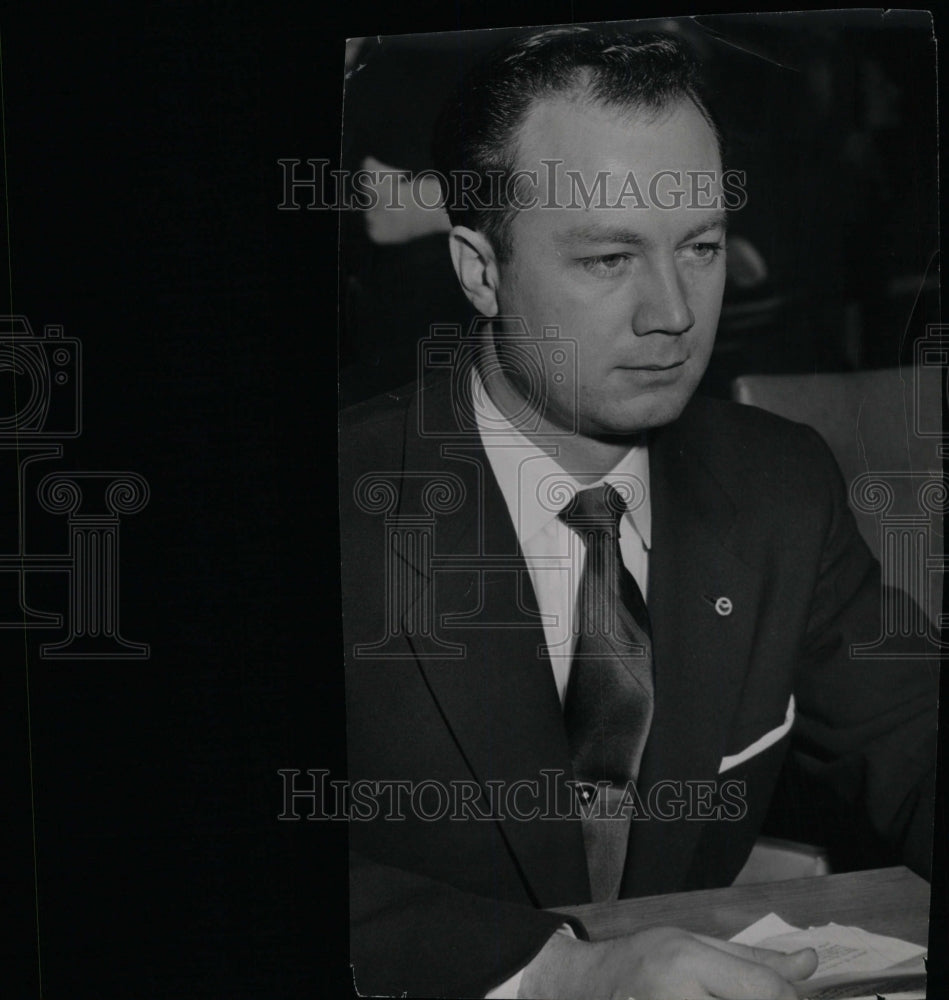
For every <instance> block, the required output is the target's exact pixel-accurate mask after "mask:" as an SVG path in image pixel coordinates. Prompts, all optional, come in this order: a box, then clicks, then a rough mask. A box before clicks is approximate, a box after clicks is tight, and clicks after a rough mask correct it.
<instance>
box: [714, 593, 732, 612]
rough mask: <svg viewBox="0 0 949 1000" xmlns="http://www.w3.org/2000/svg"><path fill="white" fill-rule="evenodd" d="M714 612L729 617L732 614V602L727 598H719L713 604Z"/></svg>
mask: <svg viewBox="0 0 949 1000" xmlns="http://www.w3.org/2000/svg"><path fill="white" fill-rule="evenodd" d="M715 610H716V611H717V612H718V613H719V614H720V615H722V616H723V617H724V616H725V615H730V614H731V613H732V602H731V601H730V600H729V599H728V598H727V597H720V598H719V599H718V600H717V601H716V602H715Z"/></svg>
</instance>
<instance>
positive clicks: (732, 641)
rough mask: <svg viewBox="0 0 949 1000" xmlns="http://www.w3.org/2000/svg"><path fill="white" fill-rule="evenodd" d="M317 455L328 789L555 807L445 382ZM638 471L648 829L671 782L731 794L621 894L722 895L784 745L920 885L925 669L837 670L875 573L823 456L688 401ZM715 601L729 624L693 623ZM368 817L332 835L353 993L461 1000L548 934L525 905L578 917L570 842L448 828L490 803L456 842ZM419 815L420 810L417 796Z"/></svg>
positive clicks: (656, 436) (412, 822) (538, 826)
mask: <svg viewBox="0 0 949 1000" xmlns="http://www.w3.org/2000/svg"><path fill="white" fill-rule="evenodd" d="M453 428H454V431H453ZM340 446H341V500H340V503H341V528H342V570H343V577H342V579H343V601H344V604H343V613H344V636H345V643H346V646H345V649H346V670H347V723H346V724H347V732H348V747H349V751H348V754H349V756H348V766H349V779H350V782H351V783H353V782H358V781H363V782H365V781H402V782H411V783H413V784H412V785H411V788H413V789H418V787H419V786H418V783H419V782H423V781H435V782H441V783H442V784H443V785H445V786H446V787H447V786H449V785H450V783H451V782H453V781H454V782H456V783H457V782H467V783H468V784H469V787H473V783H475V782H477V783H478V785H479V787H481V788H482V789H484V788H489V787H490V786H488V785H487V784H486V783H487V782H490V781H496V782H507V783H511V782H515V781H517V780H519V779H534V780H536V781H538V782H541V781H548V782H550V781H553V783H554V785H555V786H556V788H557V789H558V792H559V793H562V794H563V795H564V797H565V798H566V797H567V795H568V792H567V790H566V787H565V786H564V782H565V781H566V780H567V779H569V778H570V777H571V772H570V758H569V752H568V747H567V742H566V737H565V734H564V729H563V724H562V719H561V707H560V702H559V699H558V697H557V693H556V689H555V685H554V681H553V676H552V672H551V668H550V664H549V661H548V660H547V659H546V657H545V656H543V655H540V654H539V649H540V647H541V646H542V645H543V643H544V636H543V633H542V628H541V625H540V624H539V622H538V620H537V618H536V614H537V612H536V601H535V598H534V595H533V591H532V588H531V584H530V579H529V575H528V573H527V569H526V565H525V564H524V563H523V559H522V557H521V555H520V551H519V547H518V543H517V539H516V536H515V532H514V527H513V525H512V523H511V520H510V517H509V515H508V512H507V509H506V507H505V504H504V500H503V497H502V496H501V493H500V489H499V487H498V486H497V483H496V482H495V480H494V477H493V475H492V474H491V471H490V466H489V465H488V462H487V459H486V456H485V454H484V451H483V449H482V447H481V445H480V442H479V440H478V438H477V434H476V432H473V430H472V429H471V428H470V427H469V428H467V429H465V428H461V431H459V430H458V429H457V423H456V422H454V417H453V409H452V399H451V388H450V385H449V383H448V382H447V381H444V382H435V383H433V384H431V385H428V386H426V387H423V388H422V389H421V390H416V388H415V387H413V388H412V389H410V390H407V391H404V392H394V393H390V394H389V395H387V396H386V397H384V398H382V399H380V400H376V401H372V402H370V403H367V404H362V405H361V406H359V407H357V408H355V409H353V410H352V411H350V412H348V413H347V414H345V415H344V418H343V421H342V425H341V437H340ZM649 462H650V479H651V503H652V518H653V537H652V550H651V553H650V568H649V602H648V603H649V611H650V616H651V621H652V627H653V650H654V661H655V714H654V720H653V724H652V729H651V733H650V737H649V742H648V745H647V748H646V751H645V755H644V758H643V762H642V766H641V772H640V778H639V788H640V789H641V790H643V794H644V795H645V794H646V793H647V792H648V790H649V789H651V788H654V787H656V786H657V785H658V784H659V783H660V782H672V783H673V784H671V785H665V786H664V789H665V790H664V792H663V794H662V796H660V798H659V799H658V800H657V801H661V802H662V803H664V804H663V805H662V806H661V808H663V809H666V808H668V807H669V803H670V802H673V804H674V798H675V793H676V792H677V791H680V790H681V792H682V794H683V795H686V794H687V791H688V787H687V786H686V785H685V784H684V783H685V782H689V781H692V782H696V781H698V782H703V781H704V782H709V781H711V782H714V781H716V780H724V779H732V780H733V781H736V782H743V783H744V786H743V790H742V792H743V794H742V800H743V802H744V806H743V807H742V814H741V816H740V817H738V818H735V816H734V810H731V811H726V813H724V814H723V813H718V814H715V813H712V815H713V816H716V815H717V818H706V819H704V820H703V819H701V818H700V819H695V818H691V819H690V818H686V817H685V816H682V815H680V816H678V817H677V818H672V819H668V820H663V819H657V818H652V819H646V820H645V821H640V822H634V823H633V825H632V829H631V835H630V847H629V853H628V857H627V864H626V869H625V874H624V878H623V883H622V890H621V895H622V896H624V897H627V896H636V895H648V894H654V893H662V892H671V891H678V890H687V889H696V888H703V887H711V886H720V885H728V884H730V882H731V881H732V880H733V879H734V877H735V875H736V874H737V873H738V871H739V870H740V869H741V867H742V865H743V863H744V862H745V860H746V858H747V855H748V852H749V850H750V848H751V846H752V843H753V841H754V839H755V837H756V836H757V834H758V832H759V830H760V827H761V823H762V819H763V817H764V815H765V813H766V810H767V808H768V804H769V800H770V798H771V795H772V791H773V789H774V785H775V781H776V778H777V776H778V773H779V771H780V769H781V766H782V762H783V761H784V760H785V758H786V756H787V755H788V752H789V748H793V753H794V754H795V755H796V760H797V761H798V763H799V764H800V765H801V767H802V768H803V769H804V770H805V771H806V772H807V773H809V774H810V775H811V776H813V777H814V778H815V779H817V780H819V781H820V782H821V783H822V784H823V786H824V787H826V788H829V789H832V791H833V793H834V794H835V795H837V796H839V797H841V798H842V799H843V800H844V801H845V802H847V803H859V805H860V807H861V808H863V809H864V810H866V815H867V816H868V817H869V819H870V822H871V823H872V825H873V828H874V829H875V830H876V831H877V832H878V833H879V834H880V835H881V837H883V838H885V839H886V840H887V841H888V842H889V843H890V844H892V845H893V849H894V852H895V853H896V854H898V855H899V856H900V857H902V858H903V859H905V860H906V861H907V863H909V864H911V865H912V866H913V867H915V868H916V869H917V870H921V871H924V872H926V871H928V858H929V849H930V839H931V809H932V803H931V787H932V775H933V771H934V757H935V742H934V737H935V711H936V690H937V676H936V672H937V668H936V662H935V659H933V660H929V661H926V660H861V659H853V658H852V657H851V656H850V655H849V647H850V644H851V643H855V642H871V641H873V640H874V639H876V638H878V636H879V635H880V632H881V628H880V579H879V567H878V564H877V563H876V562H875V560H874V559H873V558H872V557H871V555H870V554H869V552H868V551H867V549H866V546H865V545H864V543H863V541H862V540H861V538H860V535H859V533H858V531H857V529H856V527H855V524H854V520H853V517H852V516H851V514H850V511H849V509H848V506H847V502H846V494H845V490H844V486H843V482H842V480H841V477H840V474H839V472H838V470H837V467H836V464H835V462H834V460H833V458H832V457H831V455H830V453H829V451H828V449H827V447H826V445H824V443H823V441H822V440H821V439H820V438H819V436H818V435H817V434H816V433H815V432H814V431H812V430H810V429H809V428H806V427H803V426H801V425H797V424H793V423H790V422H788V421H785V420H782V419H780V418H777V417H774V416H772V415H770V414H767V413H765V412H763V411H760V410H757V409H755V408H752V407H746V406H739V405H734V404H728V403H722V402H718V401H713V400H704V399H701V398H695V399H693V400H692V401H691V402H690V404H689V405H688V407H687V408H686V410H685V412H684V413H683V415H682V416H681V417H680V419H679V420H677V421H676V422H675V423H674V424H672V425H669V426H668V427H665V428H662V429H661V430H659V431H656V432H654V433H653V434H652V436H651V439H650V447H649ZM439 484H440V485H439ZM426 539H427V540H426ZM452 558H454V559H455V562H454V563H452ZM723 596H724V597H728V598H729V600H730V601H731V606H732V610H731V613H730V614H721V613H720V612H719V611H717V610H716V607H715V602H716V600H717V599H718V598H719V597H723ZM387 609H388V610H387ZM426 609H427V610H426ZM450 615H453V616H455V620H454V621H452V620H451V619H446V618H445V616H450ZM459 619H460V620H459ZM451 644H455V645H454V646H452V645H451ZM357 647H359V648H358V649H357ZM792 695H793V696H794V699H795V702H796V719H795V722H794V726H793V728H792V730H791V732H790V734H785V735H783V736H782V737H781V738H780V739H778V740H776V741H775V742H772V743H771V745H770V746H767V747H766V748H765V749H764V750H762V751H761V752H758V753H753V755H752V756H750V758H749V759H747V760H745V761H744V762H742V763H740V764H738V765H737V766H735V767H732V768H731V769H730V770H728V771H726V772H725V773H723V774H721V775H719V768H720V766H721V763H722V760H723V758H726V757H735V756H736V755H741V754H742V751H743V750H746V749H747V748H749V747H752V748H753V747H754V746H755V745H760V744H758V741H759V740H761V738H762V737H764V736H766V735H767V734H769V733H775V732H778V733H780V732H781V727H782V724H783V723H784V721H785V718H786V715H787V712H788V706H789V701H790V699H791V696H792ZM763 742H764V743H767V742H768V741H767V740H764V741H763ZM544 771H547V772H552V773H553V774H554V775H555V776H556V777H555V778H549V777H548V778H543V776H542V772H544ZM675 783H683V784H675ZM364 787H365V786H364ZM733 790H734V786H733ZM406 794H408V793H406ZM716 794H717V793H716ZM426 796H427V797H426ZM495 801H497V800H495ZM521 801H522V803H524V807H525V808H526V807H529V805H530V802H531V801H532V800H531V798H530V793H529V792H527V793H525V795H524V796H523V798H522V800H521ZM703 801H705V802H706V804H707V802H708V800H707V798H706V799H704V800H703ZM712 801H713V803H715V802H718V800H717V799H714V798H713V800H712ZM380 802H382V805H381V807H380V808H379V809H378V815H371V812H372V810H364V812H363V817H364V818H362V819H358V818H354V819H353V821H352V822H351V823H350V842H351V848H352V851H353V856H352V862H351V876H352V877H351V919H352V923H351V931H352V946H351V958H352V963H353V967H354V974H355V982H356V987H357V989H358V990H359V991H360V992H362V993H374V994H378V993H384V994H400V993H401V992H402V991H407V992H408V993H409V995H412V996H415V995H422V996H433V995H434V996H483V995H484V994H485V992H487V991H488V990H489V989H491V988H492V987H493V986H495V985H497V984H498V983H500V982H502V981H503V980H504V979H506V978H507V977H508V976H510V975H512V974H513V973H514V972H515V971H516V970H517V969H519V968H521V967H522V966H523V965H524V964H525V963H526V962H527V961H529V960H530V958H532V957H533V955H534V954H536V952H537V951H538V950H539V949H540V948H541V947H542V945H543V943H544V942H545V941H546V940H547V938H548V937H549V936H550V934H551V933H552V932H553V930H554V929H555V928H556V927H557V926H558V925H559V924H560V923H561V922H562V919H561V918H560V917H559V916H556V915H553V914H549V913H545V912H543V908H545V907H552V906H557V905H566V904H572V903H581V902H586V901H589V898H590V894H589V893H590V890H589V884H588V875H587V869H586V859H585V854H584V847H583V840H582V835H581V828H580V823H579V821H578V820H576V819H560V820H558V819H550V818H547V819H545V818H542V817H540V816H538V817H535V818H533V819H519V818H517V817H512V816H510V815H509V814H506V815H505V816H504V818H498V819H481V818H471V812H472V810H474V809H475V808H477V810H478V815H479V816H480V815H489V814H490V809H491V806H490V804H488V803H487V802H486V800H485V799H481V800H479V803H476V804H473V805H472V806H471V807H470V808H469V811H468V813H466V814H465V815H467V816H468V818H460V819H459V818H457V815H456V816H455V818H452V815H451V812H450V811H449V814H448V815H437V818H435V819H431V820H425V819H422V818H420V817H418V816H413V815H411V812H412V811H411V809H410V808H403V809H401V810H399V811H397V812H401V814H402V815H403V816H404V818H403V819H393V818H390V819H386V818H385V814H386V812H387V811H388V809H389V808H390V805H389V803H388V800H386V799H384V798H380ZM408 802H409V799H408V798H406V803H408ZM417 804H418V805H419V806H420V808H422V809H423V810H425V811H427V812H428V813H429V814H430V815H431V814H438V813H439V808H438V807H439V801H438V796H437V793H436V792H435V791H433V790H432V788H431V787H429V790H428V792H426V793H424V795H423V794H421V793H420V797H419V798H418V800H417ZM720 804H721V803H720V802H719V805H720ZM698 808H699V813H700V814H702V815H706V816H708V815H709V813H708V812H705V813H702V809H703V807H702V806H700V807H698ZM441 812H442V813H444V812H445V809H444V805H442V810H441ZM694 813H695V810H694V809H693V815H694ZM456 814H457V810H456ZM671 814H672V815H673V816H674V817H675V809H674V808H673V809H672V812H671ZM727 816H731V818H727ZM578 930H579V931H580V933H581V934H582V928H578Z"/></svg>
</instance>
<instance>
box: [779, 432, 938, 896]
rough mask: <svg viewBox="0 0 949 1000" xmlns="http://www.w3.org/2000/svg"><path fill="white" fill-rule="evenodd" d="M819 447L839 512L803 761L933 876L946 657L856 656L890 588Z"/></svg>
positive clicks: (807, 647)
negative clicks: (941, 673) (937, 761)
mask: <svg viewBox="0 0 949 1000" xmlns="http://www.w3.org/2000/svg"><path fill="white" fill-rule="evenodd" d="M814 446H815V449H816V450H817V453H818V459H819V461H818V463H817V468H818V469H819V470H820V471H821V474H822V476H823V481H824V485H825V487H826V492H827V496H829V498H830V503H831V509H830V515H829V518H828V520H827V524H828V527H827V531H826V536H825V542H824V548H823V556H822V562H821V567H820V573H819V577H818V581H817V584H816V587H815V590H814V594H813V600H812V602H811V610H810V616H809V621H808V626H807V632H806V637H805V641H804V647H803V650H802V657H801V660H800V662H799V666H798V672H797V676H796V682H795V694H796V698H797V703H798V710H799V721H798V728H797V732H796V751H795V752H796V758H797V761H798V763H799V764H800V765H801V767H802V768H803V770H804V772H805V773H806V774H808V775H809V776H810V777H812V778H814V779H816V780H817V781H818V782H819V783H820V784H821V785H823V786H824V787H826V788H827V789H828V790H830V791H831V792H832V794H833V795H834V796H836V797H838V798H839V799H842V800H843V801H844V802H845V803H846V804H847V805H848V806H852V807H853V808H855V809H856V808H861V809H862V810H863V813H864V815H865V816H866V818H867V820H868V821H869V824H870V826H871V828H872V830H873V832H874V833H875V834H876V835H877V836H878V837H879V838H880V839H881V840H882V841H884V842H885V843H887V844H888V845H890V847H891V849H892V850H893V851H894V852H895V853H896V855H897V856H898V857H899V858H900V859H901V860H902V861H903V863H905V864H906V865H908V866H909V867H910V868H912V869H913V870H914V871H916V872H918V873H919V874H921V875H923V876H924V877H926V878H928V877H929V874H930V865H931V858H930V854H931V846H932V822H933V786H934V777H935V759H936V716H937V701H938V685H939V674H938V669H939V668H938V657H937V655H936V652H935V650H934V649H933V647H932V645H931V643H929V642H928V640H927V639H926V638H925V637H923V636H912V635H905V636H902V637H896V636H894V637H892V639H891V640H890V642H889V645H888V650H889V651H892V654H893V655H892V656H891V657H890V658H887V659H880V658H865V657H861V656H860V655H859V653H856V654H855V652H854V650H853V649H852V646H853V645H855V644H867V643H873V642H874V641H875V640H877V639H878V638H879V637H880V636H881V635H882V634H883V624H882V623H883V610H882V609H883V607H884V600H883V599H882V596H881V595H883V594H884V593H885V591H884V588H883V587H882V584H881V574H880V565H879V563H878V562H877V561H876V560H875V559H874V558H873V557H872V556H871V554H870V552H869V550H868V549H867V546H866V544H865V543H864V541H863V539H862V537H861V536H860V533H859V530H858V528H857V525H856V521H855V519H854V517H853V514H852V512H851V511H850V508H849V505H848V502H847V494H846V489H845V485H844V482H843V478H842V476H841V475H840V472H839V470H838V468H837V465H836V462H835V461H834V459H833V457H832V456H831V454H830V452H829V449H828V448H827V446H826V445H825V444H824V442H823V440H822V439H820V438H819V437H818V436H817V435H816V434H814ZM889 606H890V607H892V604H890V605H889Z"/></svg>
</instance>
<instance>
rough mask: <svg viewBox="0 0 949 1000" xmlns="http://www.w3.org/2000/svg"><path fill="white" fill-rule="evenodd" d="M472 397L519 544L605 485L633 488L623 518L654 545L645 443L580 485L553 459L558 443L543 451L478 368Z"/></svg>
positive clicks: (473, 371)
mask: <svg viewBox="0 0 949 1000" xmlns="http://www.w3.org/2000/svg"><path fill="white" fill-rule="evenodd" d="M471 398H472V400H473V401H474V411H475V419H476V421H477V425H478V433H479V434H480V436H481V443H482V444H483V446H484V450H485V452H486V453H487V456H488V461H489V462H490V463H491V469H492V471H493V472H494V476H495V478H496V479H497V481H498V485H499V486H500V488H501V493H502V494H503V496H504V502H505V503H506V504H507V508H508V512H509V513H510V515H511V520H512V521H513V522H514V528H515V531H516V532H517V539H518V541H519V542H520V543H521V544H523V543H524V542H526V541H529V540H530V539H531V538H532V537H533V536H534V535H536V534H537V532H538V531H541V530H542V529H543V528H545V527H546V526H547V525H548V524H549V523H550V521H552V520H553V519H554V518H555V517H556V516H557V514H558V512H559V511H561V510H563V508H564V507H565V506H566V504H567V503H569V501H570V500H571V499H572V498H573V496H574V494H576V493H577V492H579V491H580V490H583V489H589V488H591V487H592V486H598V485H600V484H601V483H604V482H605V483H612V484H614V485H616V486H617V487H618V488H619V489H620V490H621V491H623V488H624V486H625V487H627V488H629V489H631V490H632V496H633V502H632V503H633V506H634V509H633V510H632V511H628V512H627V514H626V515H625V517H627V518H628V520H629V521H630V522H631V523H632V525H633V527H634V528H635V529H636V533H637V534H638V535H639V537H640V538H641V539H642V541H643V544H644V545H645V547H646V548H647V549H649V548H651V547H652V510H651V507H650V501H649V453H648V450H647V448H646V445H645V444H641V445H634V446H633V447H632V448H630V450H629V451H628V452H627V453H626V454H625V455H624V456H623V457H622V458H621V459H620V460H619V462H617V463H616V465H615V466H614V467H613V469H611V470H610V471H609V472H608V473H607V474H606V475H605V476H603V477H602V478H601V479H599V480H598V481H597V482H596V483H591V484H589V485H582V484H581V483H579V482H577V480H576V479H574V478H573V476H571V475H569V474H568V473H566V472H564V470H563V469H562V468H561V467H560V465H558V463H557V462H556V460H555V459H554V458H553V455H552V453H556V439H555V438H554V439H551V443H550V445H547V446H546V449H545V448H542V447H540V446H538V445H536V444H534V443H533V442H532V441H530V440H529V439H528V438H527V437H525V435H524V434H522V433H521V432H520V431H519V430H518V429H517V428H516V427H514V425H513V424H511V422H510V421H509V420H507V419H506V418H505V417H504V416H503V415H502V413H501V412H500V410H498V408H497V407H496V406H495V405H494V402H493V401H492V399H491V397H490V396H489V395H488V393H487V391H486V389H485V387H484V383H483V382H482V380H481V376H480V375H479V373H478V371H477V369H475V368H472V372H471ZM640 498H641V499H640ZM637 501H639V502H638V504H637Z"/></svg>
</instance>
